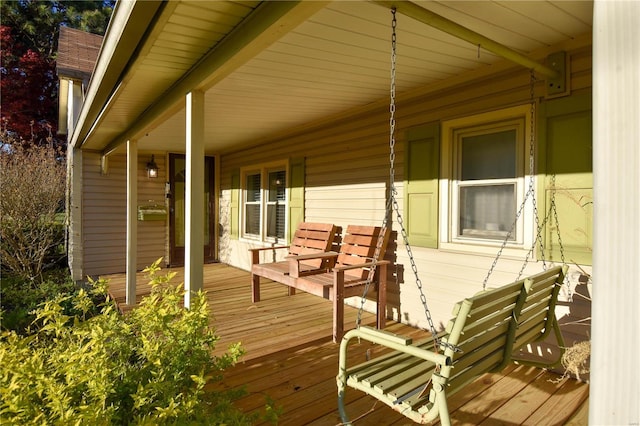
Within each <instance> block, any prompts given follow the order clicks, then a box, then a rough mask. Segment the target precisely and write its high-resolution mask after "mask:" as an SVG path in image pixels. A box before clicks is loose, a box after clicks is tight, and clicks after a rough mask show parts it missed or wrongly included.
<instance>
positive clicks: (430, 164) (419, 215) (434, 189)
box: [404, 123, 440, 248]
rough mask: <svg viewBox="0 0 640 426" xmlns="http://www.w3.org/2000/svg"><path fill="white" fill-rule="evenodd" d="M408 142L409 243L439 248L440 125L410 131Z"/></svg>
mask: <svg viewBox="0 0 640 426" xmlns="http://www.w3.org/2000/svg"><path fill="white" fill-rule="evenodd" d="M406 136H407V138H406V139H407V141H406V145H405V154H404V164H405V182H404V186H405V216H406V217H405V228H406V230H407V236H408V237H409V243H411V244H412V245H415V246H421V247H432V248H437V247H438V185H439V184H438V178H439V170H440V168H439V165H440V125H439V123H431V124H428V125H425V126H420V127H416V128H413V129H409V130H408V131H407V134H406Z"/></svg>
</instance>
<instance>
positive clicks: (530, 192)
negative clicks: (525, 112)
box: [482, 69, 573, 302]
mask: <svg viewBox="0 0 640 426" xmlns="http://www.w3.org/2000/svg"><path fill="white" fill-rule="evenodd" d="M530 73H531V74H530V83H529V101H530V104H531V108H530V114H529V126H530V139H529V187H528V189H527V193H526V194H525V196H524V199H523V200H522V204H521V205H520V208H519V209H518V212H517V213H516V217H515V219H514V221H513V224H512V226H511V229H510V230H509V232H508V233H507V235H506V237H505V238H504V240H503V241H502V245H501V246H500V249H499V250H498V253H497V255H496V257H495V259H494V260H493V263H492V264H491V268H489V272H488V273H487V276H486V277H485V279H484V281H483V282H482V290H483V291H484V290H486V289H487V282H488V281H489V277H490V276H491V273H492V272H493V270H494V269H495V267H496V265H497V263H498V260H499V259H500V256H501V255H502V252H503V250H504V248H505V247H506V245H507V242H508V241H509V239H510V238H511V235H513V232H514V231H515V228H516V224H517V223H518V219H519V218H520V216H522V212H523V211H524V207H525V205H526V202H527V199H528V198H529V197H531V203H532V205H533V216H534V218H535V221H536V237H535V239H534V241H533V243H532V244H531V247H530V248H529V251H528V252H527V254H526V256H525V259H524V262H523V263H522V267H521V268H520V271H519V272H518V277H517V278H516V281H517V280H519V279H520V277H522V275H523V274H524V270H525V268H526V267H527V264H528V263H529V258H531V256H532V254H533V251H534V249H535V247H536V244H539V246H540V258H541V260H542V267H543V268H544V269H547V264H546V259H545V248H544V239H543V238H542V229H543V228H544V227H545V226H546V225H547V222H548V221H549V219H550V218H551V216H553V220H554V222H555V228H556V234H557V238H558V246H559V247H560V260H561V262H562V264H563V265H564V264H565V256H564V246H563V244H562V235H561V233H560V223H559V222H558V210H557V208H556V174H555V173H553V174H552V175H551V199H550V202H549V210H547V211H546V212H545V216H544V219H543V221H542V223H540V215H539V214H538V204H537V202H536V196H535V185H534V184H535V178H534V176H535V172H534V166H535V148H534V146H535V133H536V127H535V116H536V101H535V90H534V89H535V82H536V77H535V72H534V70H533V69H531V70H530ZM565 285H566V288H567V298H568V301H569V302H571V301H572V299H573V294H572V290H571V285H570V284H569V282H568V279H567V277H565Z"/></svg>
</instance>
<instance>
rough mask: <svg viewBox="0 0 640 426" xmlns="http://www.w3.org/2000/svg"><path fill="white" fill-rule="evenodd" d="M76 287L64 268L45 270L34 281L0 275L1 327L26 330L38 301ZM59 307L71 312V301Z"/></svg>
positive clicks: (32, 319) (33, 318)
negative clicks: (42, 274)
mask: <svg viewBox="0 0 640 426" xmlns="http://www.w3.org/2000/svg"><path fill="white" fill-rule="evenodd" d="M77 291H78V289H77V288H76V286H75V285H74V283H73V281H72V280H71V276H70V275H69V271H68V270H67V269H65V270H58V269H55V270H52V271H47V272H46V273H45V274H44V276H43V280H42V281H41V282H37V283H36V282H34V281H31V280H27V279H24V278H19V277H15V276H14V277H6V276H5V277H2V280H1V281H0V310H1V313H2V329H4V330H13V331H15V332H16V333H18V334H24V333H26V332H27V331H28V330H27V328H28V327H29V325H30V324H31V323H32V322H33V321H34V320H35V313H34V311H35V309H36V308H37V307H38V306H39V305H40V304H42V303H44V302H45V301H46V300H47V299H50V298H51V297H52V296H54V295H64V296H71V295H73V294H74V293H76V292H77ZM96 300H97V299H96ZM102 301H104V298H102ZM63 307H64V308H65V309H66V313H67V314H72V309H73V305H72V304H71V303H70V301H69V300H67V302H66V303H65V304H63ZM95 310H97V308H96V309H95Z"/></svg>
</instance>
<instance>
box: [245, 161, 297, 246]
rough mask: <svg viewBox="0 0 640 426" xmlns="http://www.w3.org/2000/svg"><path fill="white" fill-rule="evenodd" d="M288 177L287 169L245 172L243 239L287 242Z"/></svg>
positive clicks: (259, 169) (264, 169)
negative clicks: (285, 240)
mask: <svg viewBox="0 0 640 426" xmlns="http://www.w3.org/2000/svg"><path fill="white" fill-rule="evenodd" d="M286 177H287V173H286V168H285V166H274V167H261V168H254V169H247V170H246V171H244V172H243V179H242V182H243V183H242V185H243V188H242V190H243V191H242V193H243V210H242V212H243V229H242V235H243V237H245V238H249V239H253V240H259V241H282V240H284V239H285V236H286V235H285V230H286V227H285V224H286V212H287V195H286V194H287V192H286V188H287V181H286Z"/></svg>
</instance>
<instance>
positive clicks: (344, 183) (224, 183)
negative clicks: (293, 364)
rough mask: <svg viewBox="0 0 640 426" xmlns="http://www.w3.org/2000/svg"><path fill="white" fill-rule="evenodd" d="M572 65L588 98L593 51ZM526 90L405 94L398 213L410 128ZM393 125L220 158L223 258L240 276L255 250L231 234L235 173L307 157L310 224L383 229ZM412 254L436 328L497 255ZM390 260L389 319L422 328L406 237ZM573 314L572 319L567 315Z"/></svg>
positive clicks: (495, 80)
mask: <svg viewBox="0 0 640 426" xmlns="http://www.w3.org/2000/svg"><path fill="white" fill-rule="evenodd" d="M569 58H570V62H571V67H570V69H571V90H572V92H573V93H580V92H585V91H590V90H591V52H590V47H587V48H584V49H580V50H577V51H573V52H569ZM529 90H530V89H529V73H528V71H526V70H521V69H517V70H512V71H510V72H507V73H503V74H501V75H497V76H494V77H492V78H484V79H482V80H479V81H473V82H468V83H465V84H462V85H459V86H456V87H450V88H446V89H442V90H440V91H438V92H433V93H428V94H425V95H424V96H419V97H412V98H411V99H408V98H407V97H406V96H399V101H398V106H397V126H398V128H397V133H396V135H397V144H396V161H395V180H396V186H397V189H398V198H397V200H398V204H399V208H400V211H401V212H402V205H403V188H402V179H403V176H404V170H403V168H404V165H403V162H404V160H403V149H404V148H403V142H404V132H405V131H406V129H408V128H410V127H413V126H418V125H422V124H425V123H429V122H432V121H442V120H448V119H452V118H456V117H463V116H467V115H472V114H477V113H480V112H485V111H491V110H496V109H502V108H505V107H508V106H514V105H522V104H527V103H528V102H529ZM544 90H545V87H544V82H543V81H538V82H537V84H536V88H535V91H536V96H537V97H539V98H543V97H544ZM542 102H544V100H543V101H542ZM388 122H389V112H388V107H387V106H382V107H380V108H379V109H377V110H374V111H369V112H367V113H366V114H362V115H360V116H350V117H345V118H343V119H339V120H336V121H335V122H332V123H329V124H326V125H324V126H322V127H321V128H317V129H309V130H308V131H305V132H300V133H299V134H297V135H294V136H290V137H287V138H283V139H281V140H278V141H274V142H272V143H269V144H262V145H261V146H259V147H254V148H249V149H245V150H242V151H239V152H237V153H234V154H230V155H225V156H222V158H221V166H222V169H221V174H220V184H221V203H220V206H221V215H220V216H221V224H222V227H223V233H222V238H221V252H220V253H221V260H222V261H224V262H227V263H230V264H232V265H234V266H238V267H240V268H244V269H248V268H249V266H250V259H249V256H248V253H247V248H248V247H249V246H251V244H249V243H247V242H243V241H242V240H241V239H240V240H237V239H233V238H230V236H229V218H228V212H229V211H230V206H229V203H230V181H231V174H232V172H233V170H237V169H239V168H240V167H243V166H249V165H252V164H260V163H263V162H266V161H272V160H281V159H283V158H295V157H301V156H304V157H306V169H305V173H306V182H305V220H307V221H318V222H331V223H335V224H337V225H341V226H343V227H346V225H348V224H380V223H381V222H382V219H383V215H384V210H385V187H386V184H387V182H388V180H389V147H388V143H389V142H388V138H389V128H388ZM394 230H395V231H397V232H398V233H399V232H400V227H399V226H398V225H397V223H394ZM495 251H497V248H496V249H495ZM495 251H492V253H495ZM413 254H414V257H415V262H416V265H417V268H418V270H419V273H420V275H419V277H420V280H421V281H422V283H423V287H424V288H423V290H424V293H425V295H426V299H427V301H428V304H429V308H430V310H431V313H432V315H433V318H434V320H435V322H436V326H437V327H440V328H441V327H442V326H444V324H446V321H447V320H448V319H449V317H450V313H451V309H452V307H453V304H454V303H455V302H456V301H458V300H460V299H461V298H463V297H465V296H469V295H472V294H474V293H475V292H477V291H479V290H481V289H482V281H483V279H484V277H485V276H486V274H487V272H488V270H489V268H490V266H491V264H492V262H493V259H494V257H495V254H486V255H478V254H463V253H456V252H451V251H443V250H436V249H425V248H420V247H414V248H413ZM524 254H525V253H524V252H523V253H522V258H524ZM394 256H395V260H396V262H397V264H398V267H399V273H398V276H399V279H398V282H394V283H392V284H391V288H390V295H389V299H390V304H391V306H392V307H391V308H390V309H391V311H392V312H389V313H390V314H392V315H393V317H394V318H396V319H399V320H402V321H404V322H407V323H410V324H414V325H419V326H425V325H426V320H425V314H424V309H423V307H422V304H421V303H420V297H419V291H418V289H417V286H416V280H415V278H414V277H413V276H412V275H413V274H412V272H411V266H410V262H409V259H408V257H407V255H406V252H405V247H404V246H403V245H402V243H401V238H398V247H397V250H396V252H395V253H394ZM522 264H523V263H522V259H521V258H511V259H503V260H501V261H500V263H499V264H498V266H497V268H496V270H495V272H494V273H493V274H492V277H491V280H490V282H489V285H490V286H497V285H500V284H501V283H506V282H508V281H509V280H513V279H514V278H515V275H516V274H517V272H518V271H519V270H520V268H521V266H522ZM539 270H541V265H540V264H538V263H531V264H530V265H528V266H527V269H526V271H525V273H526V274H530V273H534V272H537V271H539ZM570 275H571V278H572V281H573V282H574V284H575V282H576V281H577V279H578V277H579V276H580V272H579V271H577V269H576V268H572V270H571V273H570ZM394 281H395V278H394ZM578 291H579V292H581V293H588V291H587V289H586V286H581V288H579V289H578ZM352 302H354V303H355V302H357V301H352ZM589 311H590V309H589V302H587V301H583V300H582V299H576V301H575V302H574V303H572V304H570V305H568V304H566V303H563V306H561V307H559V309H558V313H559V314H560V316H562V317H563V320H564V321H565V322H566V321H568V320H574V319H576V318H574V317H573V316H574V315H578V316H582V317H584V316H588V315H589ZM569 314H571V316H567V315H569ZM587 332H588V327H585V326H583V325H580V326H574V327H572V328H565V338H566V339H567V343H569V344H570V343H573V341H575V340H584V338H585V335H586V333H587Z"/></svg>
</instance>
